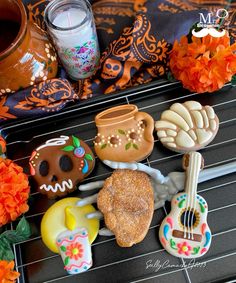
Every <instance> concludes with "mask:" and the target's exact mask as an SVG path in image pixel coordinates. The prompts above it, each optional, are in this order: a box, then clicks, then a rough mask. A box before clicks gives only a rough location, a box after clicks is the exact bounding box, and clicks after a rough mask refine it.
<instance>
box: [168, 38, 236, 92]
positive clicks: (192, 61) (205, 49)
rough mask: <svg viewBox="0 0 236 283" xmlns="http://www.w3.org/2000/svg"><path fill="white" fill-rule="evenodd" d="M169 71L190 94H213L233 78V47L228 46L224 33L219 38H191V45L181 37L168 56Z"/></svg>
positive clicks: (235, 69) (235, 52)
mask: <svg viewBox="0 0 236 283" xmlns="http://www.w3.org/2000/svg"><path fill="white" fill-rule="evenodd" d="M170 69H171V71H172V73H173V75H174V76H175V78H176V79H177V80H180V81H181V82H182V84H183V86H184V87H185V88H187V89H189V90H190V91H194V92H198V93H203V92H213V91H216V90H218V89H220V88H222V87H223V86H224V84H225V83H227V82H230V81H231V79H232V77H233V76H234V75H235V74H236V43H234V44H232V45H230V37H229V35H228V34H227V33H226V34H225V36H223V37H220V38H216V37H212V36H211V35H207V36H205V37H203V38H197V37H194V36H192V42H191V43H188V38H187V36H183V37H182V38H181V40H180V42H178V41H175V43H174V46H173V49H172V51H171V53H170Z"/></svg>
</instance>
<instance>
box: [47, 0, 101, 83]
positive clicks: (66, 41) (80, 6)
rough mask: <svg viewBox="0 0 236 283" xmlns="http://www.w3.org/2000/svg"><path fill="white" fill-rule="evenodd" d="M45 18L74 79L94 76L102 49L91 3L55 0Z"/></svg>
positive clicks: (61, 57)
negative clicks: (100, 49) (100, 48)
mask: <svg viewBox="0 0 236 283" xmlns="http://www.w3.org/2000/svg"><path fill="white" fill-rule="evenodd" d="M45 22H46V24H47V27H48V31H49V33H50V35H51V37H52V39H53V41H54V44H55V47H56V49H57V51H58V55H59V57H60V59H61V62H62V64H63V66H64V68H65V70H66V71H67V73H68V75H69V76H70V77H71V78H72V79H74V80H77V79H85V78H88V77H91V76H92V75H93V74H94V73H95V72H96V70H97V68H98V66H99V60H100V51H99V45H98V39H97V32H96V28H95V23H94V18H93V13H92V9H91V5H90V3H89V2H88V1H87V0H53V1H51V2H50V3H49V4H48V6H47V7H46V10H45Z"/></svg>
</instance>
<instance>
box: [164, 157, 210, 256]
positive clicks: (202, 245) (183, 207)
mask: <svg viewBox="0 0 236 283" xmlns="http://www.w3.org/2000/svg"><path fill="white" fill-rule="evenodd" d="M202 164H203V158H202V156H201V154H200V153H198V152H190V153H187V154H185V155H184V158H183V168H184V169H185V170H186V183H185V192H184V193H179V194H177V195H176V196H174V197H173V199H172V201H171V212H170V213H169V214H168V215H167V216H166V218H165V219H164V221H163V222H162V224H161V227H160V230H159V237H160V241H161V243H162V245H163V247H164V248H165V249H166V251H167V252H169V253H170V254H171V255H173V256H176V257H183V258H197V257H200V256H202V255H204V254H205V253H206V252H207V251H208V250H209V248H210V245H211V231H210V229H209V226H208V224H207V213H208V207H207V203H206V201H205V199H204V198H203V197H201V196H199V195H198V194H197V183H198V176H199V172H200V170H201V169H202V168H201V167H202Z"/></svg>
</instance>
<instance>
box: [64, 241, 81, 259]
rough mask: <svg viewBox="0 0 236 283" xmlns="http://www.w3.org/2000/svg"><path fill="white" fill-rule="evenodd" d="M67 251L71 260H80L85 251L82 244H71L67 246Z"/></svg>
mask: <svg viewBox="0 0 236 283" xmlns="http://www.w3.org/2000/svg"><path fill="white" fill-rule="evenodd" d="M66 249H67V251H66V255H67V256H68V257H69V258H71V259H75V260H78V259H79V258H81V257H82V256H83V251H84V250H83V248H82V245H81V244H80V243H75V244H71V245H69V246H67V247H66Z"/></svg>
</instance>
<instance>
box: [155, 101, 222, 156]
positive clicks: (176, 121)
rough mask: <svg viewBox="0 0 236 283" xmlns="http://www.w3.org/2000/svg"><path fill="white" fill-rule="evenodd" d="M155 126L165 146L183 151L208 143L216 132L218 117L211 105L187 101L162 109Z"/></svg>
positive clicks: (197, 148) (196, 148)
mask: <svg viewBox="0 0 236 283" xmlns="http://www.w3.org/2000/svg"><path fill="white" fill-rule="evenodd" d="M155 128H156V130H157V135H158V137H159V139H160V141H161V143H162V144H163V145H164V146H165V147H167V148H169V149H171V150H173V151H176V152H183V153H184V152H186V151H191V150H199V149H201V148H202V147H204V146H206V145H208V144H209V143H210V142H211V141H212V140H213V139H214V137H215V135H216V134H217V132H218V129H219V119H218V117H217V116H216V114H215V112H214V109H213V108H212V107H211V106H202V105H201V104H200V103H199V102H196V101H187V102H185V103H183V104H181V103H175V104H173V105H172V106H171V107H170V109H169V110H166V111H164V112H163V113H162V115H161V119H160V120H159V121H157V122H156V124H155Z"/></svg>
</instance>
